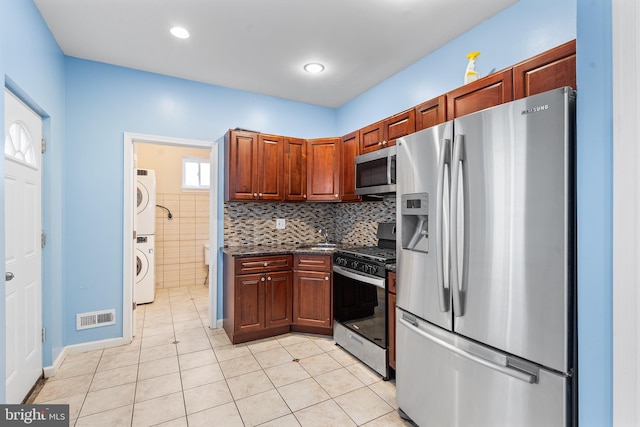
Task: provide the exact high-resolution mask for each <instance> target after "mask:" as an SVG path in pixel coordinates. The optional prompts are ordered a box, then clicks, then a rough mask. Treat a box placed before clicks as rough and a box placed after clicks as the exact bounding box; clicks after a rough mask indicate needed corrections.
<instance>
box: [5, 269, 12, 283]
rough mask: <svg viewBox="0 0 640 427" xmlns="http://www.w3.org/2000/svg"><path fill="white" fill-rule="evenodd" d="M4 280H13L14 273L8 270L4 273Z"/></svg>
mask: <svg viewBox="0 0 640 427" xmlns="http://www.w3.org/2000/svg"><path fill="white" fill-rule="evenodd" d="M4 280H6V281H7V282H8V281H9V280H13V273H11V272H10V271H7V272H6V273H5V274H4Z"/></svg>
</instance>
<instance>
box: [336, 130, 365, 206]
mask: <svg viewBox="0 0 640 427" xmlns="http://www.w3.org/2000/svg"><path fill="white" fill-rule="evenodd" d="M359 135H360V134H359V133H358V132H357V131H356V132H351V133H350V134H349V135H345V136H343V137H342V147H341V151H342V153H341V154H342V155H341V159H342V160H341V163H342V167H341V168H340V169H341V175H340V186H341V188H340V200H341V201H343V202H350V201H360V200H362V197H360V196H359V195H357V194H356V193H355V191H356V156H357V155H358V153H359V150H360V138H359Z"/></svg>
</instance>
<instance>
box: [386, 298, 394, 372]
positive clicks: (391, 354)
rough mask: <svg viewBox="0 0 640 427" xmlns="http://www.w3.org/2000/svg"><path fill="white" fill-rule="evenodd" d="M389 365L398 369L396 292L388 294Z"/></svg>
mask: <svg viewBox="0 0 640 427" xmlns="http://www.w3.org/2000/svg"><path fill="white" fill-rule="evenodd" d="M387 321H388V322H389V324H388V329H387V331H388V335H389V340H388V342H387V345H388V347H389V366H390V367H392V368H393V369H396V294H392V293H389V294H387Z"/></svg>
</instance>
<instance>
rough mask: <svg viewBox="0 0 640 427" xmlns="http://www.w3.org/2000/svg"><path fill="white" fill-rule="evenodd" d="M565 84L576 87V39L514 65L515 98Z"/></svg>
mask: <svg viewBox="0 0 640 427" xmlns="http://www.w3.org/2000/svg"><path fill="white" fill-rule="evenodd" d="M563 86H570V87H572V88H574V89H576V41H575V40H572V41H570V42H567V43H565V44H562V45H560V46H558V47H556V48H554V49H551V50H548V51H546V52H543V53H541V54H540V55H537V56H534V57H533V58H530V59H528V60H526V61H523V62H521V63H520V64H518V65H516V66H514V67H513V91H514V98H515V99H520V98H524V97H526V96H529V95H535V94H537V93H542V92H546V91H548V90H551V89H556V88H559V87H563Z"/></svg>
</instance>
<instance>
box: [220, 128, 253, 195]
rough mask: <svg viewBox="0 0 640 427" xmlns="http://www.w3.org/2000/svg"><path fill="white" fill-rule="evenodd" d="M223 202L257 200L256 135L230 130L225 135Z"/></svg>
mask: <svg viewBox="0 0 640 427" xmlns="http://www.w3.org/2000/svg"><path fill="white" fill-rule="evenodd" d="M225 146H226V151H227V157H226V158H225V169H226V171H225V172H226V176H227V180H226V185H225V200H227V201H244V200H256V199H257V198H258V134H257V133H254V132H244V131H235V130H231V131H229V132H228V133H227V134H226V135H225Z"/></svg>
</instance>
